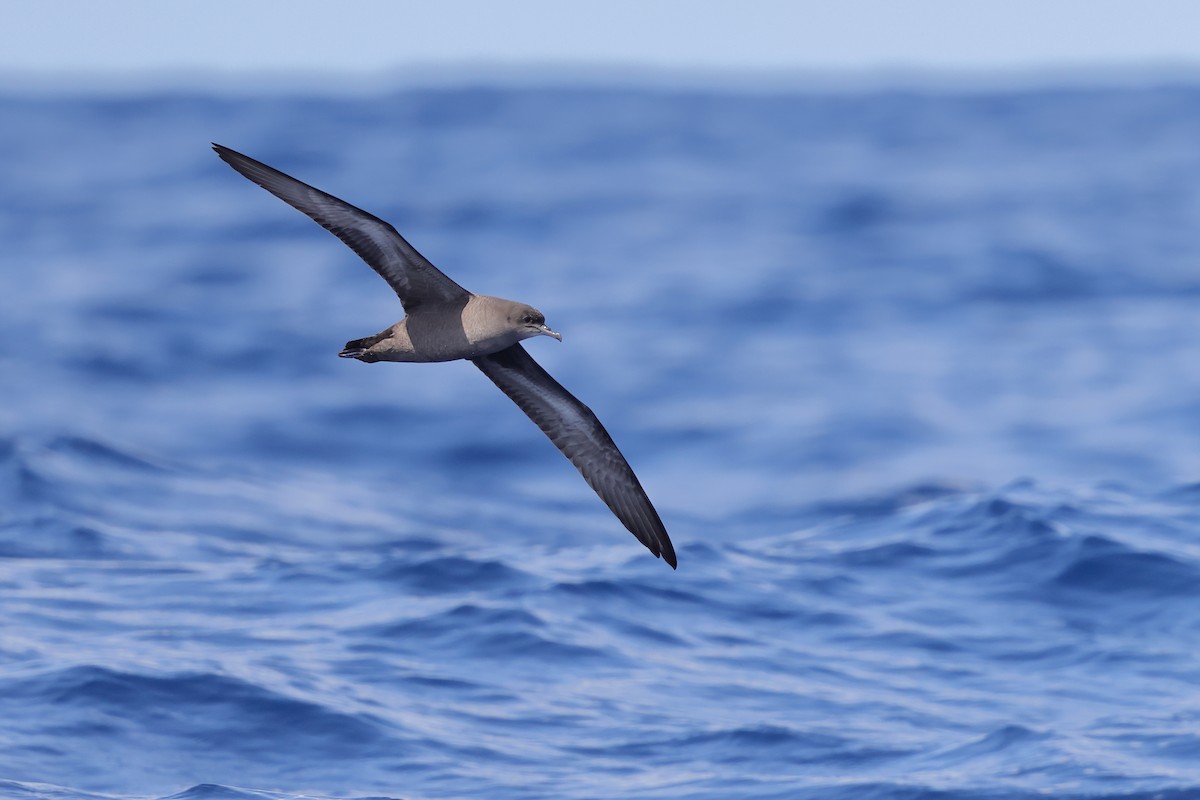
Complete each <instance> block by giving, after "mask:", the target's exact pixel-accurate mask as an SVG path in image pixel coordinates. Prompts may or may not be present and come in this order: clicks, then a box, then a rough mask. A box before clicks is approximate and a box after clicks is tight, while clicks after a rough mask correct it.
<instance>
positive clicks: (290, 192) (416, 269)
mask: <svg viewBox="0 0 1200 800" xmlns="http://www.w3.org/2000/svg"><path fill="white" fill-rule="evenodd" d="M213 150H215V151H216V152H217V155H219V156H220V157H221V159H222V160H223V161H225V163H227V164H229V166H231V167H233V168H234V169H235V170H237V171H238V172H240V173H241V174H242V175H243V176H244V177H246V178H248V179H249V180H251V181H253V182H254V183H257V184H258V185H259V186H261V187H262V188H264V189H266V190H267V191H268V192H270V193H271V194H273V195H275V196H276V197H278V198H279V199H280V200H282V201H283V202H285V203H287V204H288V205H290V206H292V207H293V208H296V209H299V210H300V211H303V212H304V213H305V214H307V215H308V216H310V217H312V218H313V219H314V220H316V222H317V223H318V224H319V225H320V226H321V227H322V228H325V229H326V230H327V231H329V232H330V233H332V234H333V235H334V236H336V237H338V238H339V239H341V240H342V241H343V242H344V243H345V244H346V246H347V247H349V248H350V249H351V250H353V251H354V252H355V253H358V256H359V258H361V259H362V260H363V261H365V262H367V264H368V265H370V267H371V269H373V270H375V271H376V272H378V273H379V274H380V275H381V276H382V277H383V279H384V280H385V281H387V282H388V285H390V286H391V287H392V289H394V290H395V292H396V294H397V295H399V297H400V302H401V303H402V304H403V305H404V310H405V311H406V312H408V313H411V312H412V310H413V309H414V308H416V307H417V306H419V305H422V304H426V303H427V304H430V305H436V304H442V303H454V302H456V301H462V300H464V299H465V298H467V297H470V293H469V292H468V291H467V290H466V289H464V288H462V287H461V286H459V285H458V284H457V283H455V282H454V281H452V280H450V279H449V278H447V277H446V276H445V275H443V274H442V272H441V271H440V270H439V269H438V268H437V267H435V266H433V264H430V263H429V261H428V260H427V259H426V258H425V257H424V256H423V255H421V254H420V253H418V252H417V250H416V248H414V247H413V246H412V245H411V244H409V243H408V242H406V241H404V237H402V236H401V235H400V234H399V233H397V231H396V229H395V228H393V227H392V226H391V225H389V224H388V223H386V222H384V221H383V220H381V219H379V217H376V216H374V215H373V214H368V213H367V212H366V211H363V210H362V209H361V208H355V207H354V206H352V205H350V204H349V203H347V202H345V201H344V200H339V199H338V198H336V197H334V196H333V195H331V194H326V193H325V192H322V191H321V190H320V189H315V188H313V187H312V186H309V185H308V184H307V183H303V182H301V181H298V180H296V179H295V178H293V177H291V176H290V175H285V174H284V173H282V172H280V171H279V170H277V169H274V168H273V167H268V166H267V165H266V164H264V163H262V162H261V161H255V160H254V159H253V158H250V157H249V156H244V155H242V154H241V153H238V152H236V151H234V150H230V149H229V148H228V147H223V146H222V145H219V144H214V145H213Z"/></svg>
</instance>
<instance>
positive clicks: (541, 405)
mask: <svg viewBox="0 0 1200 800" xmlns="http://www.w3.org/2000/svg"><path fill="white" fill-rule="evenodd" d="M472 361H474V363H475V366H477V367H479V369H480V370H482V371H483V374H484V375H487V376H488V377H489V378H491V380H492V383H494V384H496V385H497V386H499V387H500V389H501V390H502V391H503V392H504V393H505V394H507V395H508V396H509V397H510V398H512V400H513V402H514V403H516V404H517V405H518V406H519V407H520V408H521V410H522V411H524V412H525V413H526V414H528V415H529V418H530V419H532V420H533V421H534V422H535V423H537V426H538V427H539V428H541V429H542V432H543V433H545V434H546V435H547V436H548V437H550V441H552V442H554V445H555V446H556V447H557V448H558V449H559V450H561V451H562V453H563V455H565V456H566V457H567V458H568V459H570V461H571V463H572V464H574V465H575V468H576V469H578V470H579V472H580V473H581V474H582V475H583V479H584V480H586V481H587V482H588V485H589V486H591V487H592V488H593V489H594V490H595V491H596V494H598V495H600V499H601V500H603V501H604V502H605V503H606V504H607V505H608V507H609V508H610V509H612V512H613V513H614V514H616V515H617V519H619V520H621V522H622V523H623V524H624V525H625V527H626V528H628V529H629V532H630V533H632V534H633V535H634V536H636V537H637V538H638V541H640V542H641V543H642V544H644V545H646V547H647V548H649V549H650V552H651V553H654V555H656V556H661V557H662V558H663V559H665V560H666V562H667V563H668V564H670V565H671V568H672V569H674V568H675V566H676V563H677V562H676V559H675V548H674V547H672V546H671V539H670V538H669V537H668V536H667V530H666V528H664V527H663V524H662V520H661V519H659V517H658V512H657V511H655V510H654V506H653V505H651V503H650V498H649V497H647V496H646V492H645V490H644V489H642V485H641V484H640V483H639V482H638V479H637V476H636V475H634V474H633V469H632V468H631V467H630V466H629V462H628V461H626V460H625V456H623V455H621V451H620V450H618V449H617V446H616V444H614V443H613V440H612V437H610V436H609V435H608V431H606V430H604V426H603V425H601V424H600V420H598V419H597V418H596V415H595V414H593V413H592V410H591V409H590V408H588V407H587V406H585V405H584V404H583V403H581V402H579V400H577V399H576V398H575V397H574V396H573V395H572V394H571V393H570V392H568V391H567V390H566V389H564V388H563V387H562V385H561V384H560V383H559V382H558V381H556V380H554V378H552V377H550V373H548V372H546V370H544V369H542V368H541V366H540V365H539V364H538V363H537V362H536V361H534V360H533V357H532V356H530V355H529V354H528V353H526V352H525V349H524V348H523V347H521V345H520V344H514V345H513V346H511V347H509V348H507V349H504V350H501V351H500V352H498V353H492V354H491V355H487V356H483V357H481V358H476V359H472Z"/></svg>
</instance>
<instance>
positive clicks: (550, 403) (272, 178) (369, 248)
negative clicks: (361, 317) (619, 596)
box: [213, 144, 677, 568]
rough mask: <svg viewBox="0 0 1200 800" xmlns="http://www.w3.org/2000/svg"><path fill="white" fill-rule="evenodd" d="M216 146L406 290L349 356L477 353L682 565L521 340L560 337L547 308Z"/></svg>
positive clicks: (602, 443)
mask: <svg viewBox="0 0 1200 800" xmlns="http://www.w3.org/2000/svg"><path fill="white" fill-rule="evenodd" d="M213 149H214V150H215V151H216V153H217V155H219V156H220V157H221V158H222V159H223V160H224V161H225V162H226V163H228V164H229V165H230V166H231V167H233V168H234V169H235V170H237V171H238V172H239V173H241V174H242V175H243V176H244V177H246V178H248V179H249V180H251V181H253V182H254V183H257V184H258V185H259V186H261V187H262V188H264V189H266V190H267V191H268V192H270V193H271V194H273V195H275V196H276V197H278V198H279V199H281V200H283V201H284V202H285V203H287V204H289V205H291V206H293V207H294V208H296V209H298V210H299V211H302V212H303V213H305V214H307V215H308V216H309V217H311V218H312V219H313V220H315V221H316V222H317V223H318V224H320V225H321V226H322V227H323V228H325V229H326V230H328V231H329V232H330V233H332V234H333V235H334V236H337V237H338V238H339V239H341V240H342V242H344V243H345V244H346V245H347V246H348V247H350V249H352V250H353V251H354V252H355V253H357V254H358V255H359V257H360V258H362V259H363V261H365V262H366V263H367V264H368V265H369V266H370V267H371V268H372V269H374V270H375V271H376V272H377V273H379V275H380V276H381V277H382V278H383V279H384V280H385V281H387V282H388V285H390V286H391V287H392V289H393V290H394V291H395V292H396V294H397V295H398V296H399V298H400V302H401V304H402V305H403V306H404V310H405V312H406V314H407V316H406V317H405V318H404V319H403V320H401V321H400V322H398V323H396V325H393V326H392V327H390V328H388V329H387V330H385V331H382V332H381V333H378V334H375V335H374V336H368V337H366V338H363V339H357V340H355V341H352V342H348V343H347V344H346V347H345V349H343V350H342V352H341V353H340V355H341V356H343V357H346V358H356V359H359V360H361V361H367V362H373V361H449V360H456V359H468V360H470V361H471V362H472V363H474V364H475V366H477V367H479V369H480V370H481V371H482V372H483V374H484V375H486V376H487V377H488V378H489V379H491V381H492V382H493V383H495V384H496V386H498V387H499V388H500V390H501V391H503V392H504V393H505V394H507V395H508V396H509V397H510V398H511V399H512V401H513V402H515V403H516V404H517V406H519V407H520V409H521V410H522V411H524V412H525V413H526V414H527V415H528V416H529V418H530V419H532V420H533V421H534V423H535V424H536V425H537V426H538V427H539V428H541V429H542V432H543V433H545V434H546V436H548V437H549V438H550V441H552V442H553V443H554V445H555V446H556V447H557V448H558V449H559V450H560V451H562V453H563V455H565V456H566V457H567V458H568V459H569V460H570V461H571V463H572V464H574V465H575V468H576V469H578V470H579V472H580V473H581V474H582V475H583V477H584V480H586V481H587V482H588V485H589V486H591V487H592V489H594V490H595V492H596V494H598V495H599V496H600V498H601V499H602V500H603V501H604V502H605V503H606V504H607V505H608V507H609V509H611V510H612V512H613V514H615V515H616V517H617V519H619V520H620V521H621V522H622V524H624V525H625V527H626V528H627V529H629V531H630V532H631V533H632V534H633V535H634V536H636V537H637V538H638V540H639V541H640V542H641V543H642V544H644V545H645V546H646V547H647V548H648V549H649V550H650V552H652V553H654V555H656V556H660V557H661V558H663V559H664V560H665V561H666V562H667V563H668V564H670V565H671V567H672V568H674V567H675V566H676V564H677V561H676V557H675V549H674V547H672V545H671V540H670V538H669V537H668V536H667V531H666V528H665V527H663V524H662V520H661V519H660V518H659V516H658V512H657V511H655V509H654V506H653V504H651V502H650V499H649V498H648V497H647V496H646V492H645V490H644V489H642V485H641V483H640V482H639V481H638V479H637V476H636V475H634V473H633V469H632V468H630V466H629V462H627V461H626V460H625V457H624V456H623V455H621V451H620V450H618V449H617V446H616V444H614V443H613V440H612V438H611V437H610V436H609V435H608V431H606V430H605V429H604V426H603V425H601V424H600V420H599V419H597V418H596V415H595V414H593V413H592V411H591V409H589V408H588V407H587V406H586V405H584V404H583V403H581V402H580V401H579V400H578V399H576V398H575V397H574V395H572V394H571V393H570V392H568V391H567V390H566V389H564V388H563V387H562V385H561V384H559V383H558V381H556V380H554V378H552V377H551V376H550V374H549V373H547V372H546V371H545V370H544V369H542V367H541V366H540V365H539V364H538V363H537V362H536V361H534V360H533V358H532V357H531V356H530V355H529V354H528V353H527V352H526V351H525V349H524V348H523V347H522V346H521V344H520V342H521V340H523V339H527V338H529V337H531V336H538V335H547V336H553V337H555V338H558V339H560V340H561V338H562V337H560V336H559V335H558V334H557V333H556V332H554V331H552V330H550V329H549V328H548V327H546V324H545V319H544V318H543V317H542V315H541V312H539V311H537V310H536V309H534V308H532V307H531V306H527V305H524V304H522V303H515V302H513V301H509V300H501V299H500V298H494V297H487V296H485V295H474V294H471V293H470V292H468V291H467V290H466V289H463V288H462V287H461V286H459V285H458V284H457V283H455V282H454V281H452V280H451V279H450V278H448V277H446V276H445V275H444V274H443V273H442V272H441V271H440V270H438V269H437V268H436V267H434V266H433V265H432V264H431V263H430V262H429V261H427V260H426V259H425V258H424V256H422V255H421V254H420V253H418V252H417V251H416V249H415V248H413V247H412V245H410V244H409V243H408V242H406V241H405V240H404V238H403V237H401V236H400V234H399V233H398V232H397V231H396V229H395V228H393V227H392V226H391V225H390V224H388V223H386V222H384V221H383V220H381V219H379V218H378V217H375V216H373V215H371V214H368V213H367V212H365V211H363V210H361V209H359V208H356V207H354V206H352V205H350V204H349V203H346V202H344V201H342V200H339V199H338V198H336V197H334V196H333V195H330V194H327V193H325V192H322V191H321V190H319V189H316V188H313V187H312V186H309V185H308V184H306V183H302V182H301V181H298V180H296V179H295V178H292V177H291V176H289V175H285V174H284V173H282V172H280V171H279V170H276V169H274V168H272V167H268V166H267V165H266V164H263V163H261V162H259V161H255V160H254V159H252V158H249V157H248V156H244V155H242V154H241V153H237V152H235V151H233V150H230V149H229V148H227V147H222V146H221V145H217V144H214V145H213Z"/></svg>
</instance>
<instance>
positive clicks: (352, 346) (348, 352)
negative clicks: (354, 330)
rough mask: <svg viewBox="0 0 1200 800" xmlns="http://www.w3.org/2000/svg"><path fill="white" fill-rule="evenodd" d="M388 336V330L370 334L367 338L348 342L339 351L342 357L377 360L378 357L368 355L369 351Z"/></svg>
mask: <svg viewBox="0 0 1200 800" xmlns="http://www.w3.org/2000/svg"><path fill="white" fill-rule="evenodd" d="M387 337H388V332H387V331H383V332H382V333H377V334H375V335H374V336H368V337H367V338H365V339H355V340H354V341H352V342H346V346H345V347H343V348H342V352H340V353H338V355H339V356H341V357H342V358H357V359H359V360H361V361H376V360H378V359H375V358H372V357H371V356H369V355H367V351H368V350H370V349H371V348H372V347H374V346H375V345H377V344H379V343H380V342H382V341H383V340H384V339H386V338H387Z"/></svg>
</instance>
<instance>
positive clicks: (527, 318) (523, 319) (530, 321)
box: [521, 314, 533, 325]
mask: <svg viewBox="0 0 1200 800" xmlns="http://www.w3.org/2000/svg"><path fill="white" fill-rule="evenodd" d="M521 322H524V323H525V324H526V325H532V324H533V315H532V314H526V315H525V316H523V317H521Z"/></svg>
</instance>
